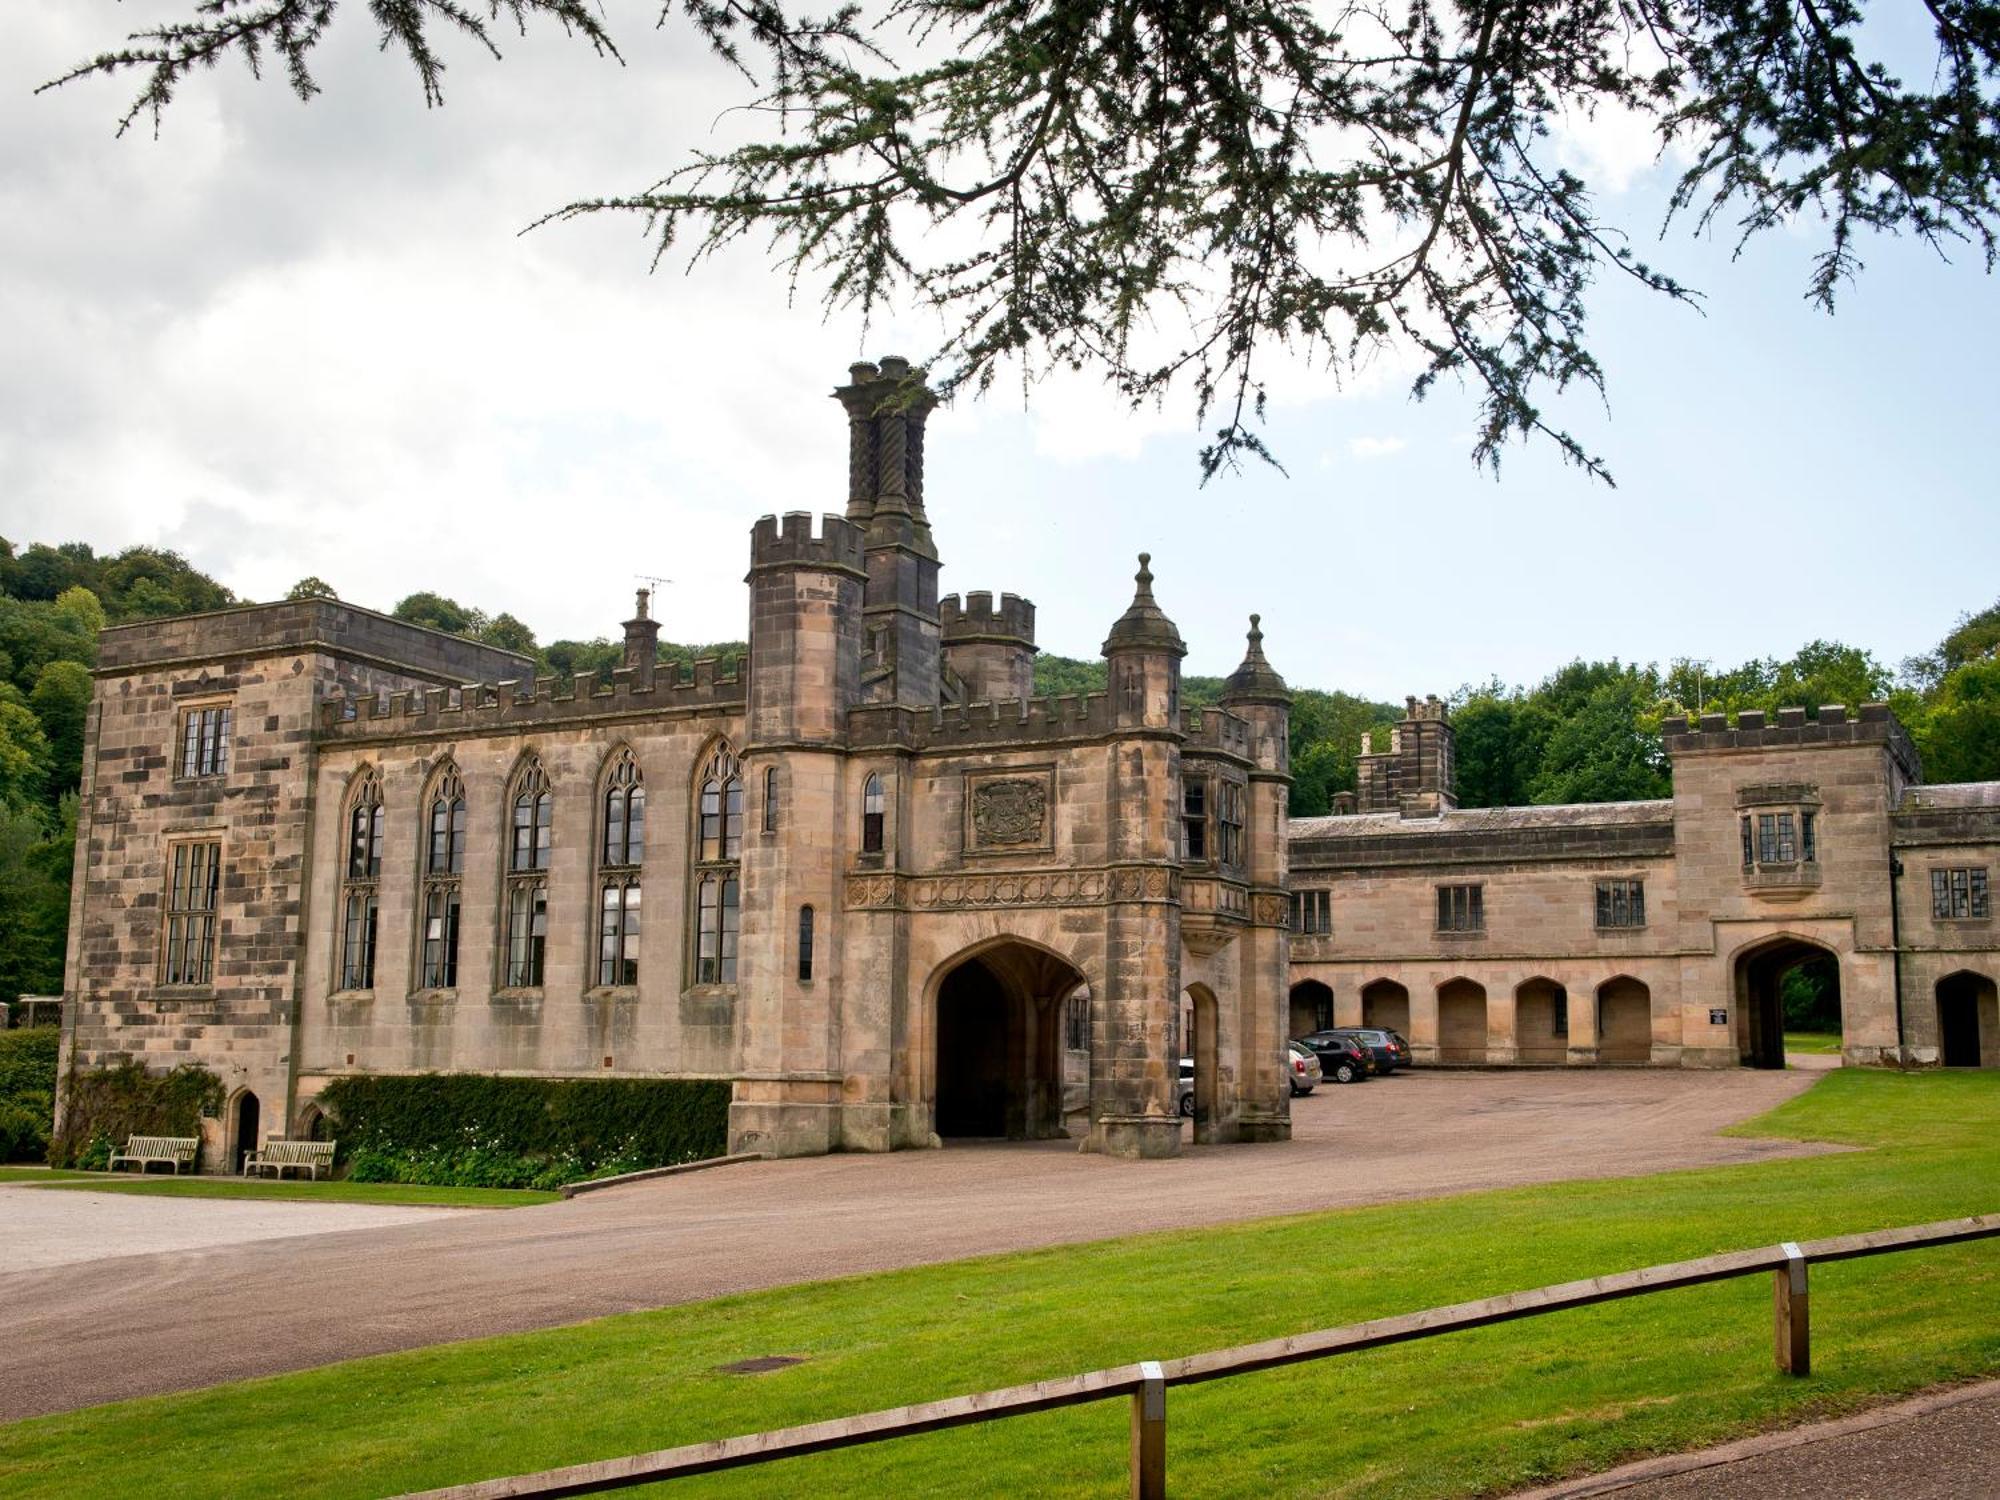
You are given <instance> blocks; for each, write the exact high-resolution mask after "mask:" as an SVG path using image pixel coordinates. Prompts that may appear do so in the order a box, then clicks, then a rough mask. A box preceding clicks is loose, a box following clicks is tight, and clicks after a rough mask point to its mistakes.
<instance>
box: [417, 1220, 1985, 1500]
mask: <svg viewBox="0 0 2000 1500" xmlns="http://www.w3.org/2000/svg"><path fill="white" fill-rule="evenodd" d="M1995 1237H2000V1214H1980V1215H1977V1216H1975V1217H1973V1218H1969V1219H1948V1220H1945V1221H1944V1222H1942V1223H1937V1224H1916V1225H1911V1226H1909V1227H1907V1228H1903V1229H1881V1230H1876V1231H1874V1232H1872V1233H1869V1234H1849V1235H1840V1236H1838V1237H1836V1238H1833V1239H1825V1240H1807V1241H1805V1242H1803V1243H1790V1242H1788V1243H1785V1244H1782V1245H1768V1246H1764V1247H1762V1248H1760V1249H1755V1250H1730V1251H1725V1252H1723V1253H1722V1254H1720V1255H1705V1256H1703V1257H1701V1258H1700V1259H1699V1260H1684V1261H1677V1262H1675V1263H1673V1264H1671V1265H1664V1266H1647V1267H1645V1268H1643V1269H1641V1270H1637V1271H1623V1272H1620V1273H1618V1274H1617V1275H1614V1276H1596V1277H1592V1278H1591V1279H1590V1280H1588V1281H1570V1282H1565V1283H1563V1284H1562V1285H1560V1286H1545V1287H1536V1288H1535V1289H1534V1290H1532V1291H1525V1292H1509V1293H1507V1294H1505V1295H1504V1296H1499V1297H1486V1298H1482V1299H1481V1300H1479V1301H1477V1302H1460V1303H1457V1304H1454V1305H1453V1306H1450V1307H1433V1308H1427V1309H1425V1310H1424V1311H1423V1312H1414V1313H1404V1314H1402V1315H1400V1316H1398V1317H1393V1318H1377V1319H1375V1320H1374V1321H1372V1322H1368V1323H1356V1324H1353V1325H1351V1326H1349V1327H1346V1328H1329V1329H1324V1330H1322V1331H1320V1332H1317V1333H1301V1334H1293V1335H1291V1336H1290V1337H1287V1338H1281V1339H1270V1340H1267V1341H1265V1342H1264V1343H1261V1344H1245V1345H1242V1346H1240V1347H1238V1348H1235V1349H1218V1350H1214V1351H1211V1352H1210V1353H1207V1354H1191V1355H1188V1356H1187V1357H1186V1358H1183V1359H1169V1360H1158V1361H1154V1360H1147V1361H1145V1362H1143V1363H1140V1364H1134V1365H1120V1366H1118V1367H1117V1368H1115V1369H1110V1370H1093V1371H1091V1372H1090V1373H1089V1374H1087V1375H1070V1376H1066V1377H1064V1378H1062V1379H1059V1380H1040V1381H1036V1382H1035V1383H1034V1384H1032V1385H1017V1386H1009V1387H1008V1388H1006V1389H1005V1390H998V1391H983V1392H981V1393H979V1394H978V1395H973V1396H953V1397H951V1398H950V1399H949V1400H945V1401H925V1402H921V1403H919V1404H917V1405H915V1406H900V1407H896V1408H895V1409H893V1410H890V1411H877V1412H868V1413H866V1414H864V1415H861V1416H855V1417H836V1418H833V1419H832V1420H830V1421H826V1422H812V1423H809V1424H807V1425H806V1426H804V1427H786V1428H782V1429H780V1430H778V1431H775V1432H756V1433H751V1434H749V1435H748V1436H746V1437H731V1438H717V1439H715V1440H713V1441H711V1442H706V1443H690V1444H688V1445H687V1446H685V1447H681V1448H664V1449H661V1450H659V1451H658V1452H654V1453H637V1454H633V1455H631V1456H629V1457H626V1458H611V1459H604V1460H601V1461H599V1462H596V1463H587V1464H574V1465H571V1466H570V1467H568V1468H562V1469H547V1470H544V1471H543V1472H541V1473H539V1474H522V1475H517V1476H515V1477H513V1478H508V1479H484V1480H480V1481H478V1482H477V1483H474V1484H461V1485H453V1486H451V1487H450V1488H448V1489H441V1490H428V1491H425V1492H424V1493H423V1495H421V1496H410V1497H405V1500H517V1497H524V1496H537V1497H543V1496H556V1495H594V1494H599V1493H602V1492H604V1491H606V1490H616V1489H625V1488H628V1487H630V1486H632V1485H639V1484H652V1483H655V1482H657V1481H659V1480H662V1479H674V1478H678V1477H680V1476H682V1475H686V1474H706V1473H711V1472H713V1471H715V1470H717V1469H735V1468H741V1467H743V1466H745V1465H748V1464H761V1463H770V1462H771V1461H773V1460H774V1459H780V1458H797V1457H800V1456H802V1455H804V1454H808V1453H822V1452H825V1451H826V1450H828V1449H830V1448H852V1447H857V1446H859V1445H860V1444H863V1443H879V1442H882V1441H884V1440H886V1439H889V1438H899V1437H912V1436H914V1435H916V1434H917V1433H920V1432H936V1431H939V1430H940V1429H942V1428H946V1427H962V1426H965V1425H966V1424H968V1423H972V1422H995V1421H999V1420H1000V1419H1001V1418H1003V1417H1019V1416H1025V1415H1027V1414H1028V1413H1029V1412H1037V1411H1051V1410H1053V1409H1055V1408H1056V1407H1059V1406H1081V1405H1084V1404H1086V1403H1088V1402H1093V1401H1109V1400H1113V1399H1116V1398H1118V1397H1121V1396H1122V1397H1126V1398H1129V1399H1130V1400H1131V1402H1132V1495H1133V1497H1134V1500H1161V1497H1163V1496H1164V1495H1165V1494H1166V1464H1167V1443H1166V1436H1167V1397H1166V1393H1167V1387H1169V1386H1175V1385H1192V1384H1194V1383H1195V1382H1197V1381H1202V1380H1223V1379H1227V1378H1228V1377H1230V1376H1232V1375H1247V1374H1250V1373H1251V1372H1253V1371H1256V1370H1269V1369H1274V1368H1276V1367H1278V1366H1280V1365H1291V1364H1301V1363H1303V1362H1305V1361H1307V1360H1314V1359H1328V1358H1331V1357H1333V1356H1335V1355H1339V1354H1352V1353H1355V1352H1357V1351H1358V1350H1362V1349H1379V1348H1381V1347H1383V1346H1384V1345H1387V1344H1402V1343H1408V1342H1410V1341H1411V1340H1414V1339H1427V1338H1436V1337H1437V1336H1438V1335H1439V1334H1445V1333H1459V1332H1462V1331H1464V1330H1465V1329H1468V1328H1486V1327H1489V1326H1491V1325H1492V1324H1495V1323H1510V1322H1513V1321H1514V1320H1516V1319H1518V1318H1535V1317H1540V1316H1542V1315H1543V1314H1545V1313H1552V1312H1561V1311H1563V1310H1565V1309H1567V1308H1572V1307H1590V1306H1593V1305H1594V1304H1596V1303H1599V1302H1616V1301H1619V1300H1621V1299H1624V1298H1627V1297H1646V1296H1651V1295H1652V1294H1653V1293H1655V1292H1669V1291H1673V1290H1675V1289H1677V1288H1680V1287H1689V1286H1703V1285H1705V1284H1707V1283H1709V1282H1713V1281H1728V1280H1731V1279H1733V1278H1735V1277H1739V1276H1754V1275H1756V1274H1758V1273H1759V1272H1763V1271H1769V1272H1771V1273H1772V1325H1773V1354H1774V1357H1775V1359H1776V1361H1777V1365H1778V1368H1779V1369H1781V1370H1784V1371H1787V1372H1788V1373H1790V1374H1793V1375H1805V1374H1807V1373H1808V1372H1809V1371H1810V1370H1811V1367H1812V1356H1811V1342H1810V1337H1811V1330H1810V1320H1809V1317H1808V1307H1809V1303H1808V1299H1807V1291H1806V1268H1807V1267H1808V1266H1810V1265H1811V1264H1813V1263H1814V1262H1815V1261H1820V1262H1827V1261H1837V1260H1858V1259H1860V1258H1861V1257H1863V1256H1868V1255H1889V1254H1893V1253H1895V1252H1897V1251H1902V1250H1923V1249H1929V1248H1931V1247H1934V1246H1938V1245H1955V1244H1961V1243H1963V1242H1965V1241H1968V1240H1981V1239H1991V1238H1995Z"/></svg>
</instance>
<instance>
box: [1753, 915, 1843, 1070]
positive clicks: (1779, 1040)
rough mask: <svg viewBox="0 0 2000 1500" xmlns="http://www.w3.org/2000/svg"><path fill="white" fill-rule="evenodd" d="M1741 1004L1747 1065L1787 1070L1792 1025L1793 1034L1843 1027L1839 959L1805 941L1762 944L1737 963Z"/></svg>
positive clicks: (1779, 940)
mask: <svg viewBox="0 0 2000 1500" xmlns="http://www.w3.org/2000/svg"><path fill="white" fill-rule="evenodd" d="M1736 1005H1737V1010H1738V1012H1739V1014H1740V1020H1739V1022H1738V1024H1737V1028H1736V1041H1737V1049H1738V1052H1739V1054H1740V1055H1741V1057H1742V1059H1743V1062H1744V1063H1745V1064H1746V1065H1747V1066H1749V1067H1752V1068H1782V1067H1784V1065H1785V1032H1786V1030H1787V1029H1788V1025H1789V1029H1791V1030H1794V1031H1805V1030H1819V1029H1829V1030H1834V1031H1838V1030H1839V1029H1840V1025H1841V1022H1840V960H1839V959H1838V958H1836V957H1835V956H1834V954H1833V951H1832V950H1831V949H1829V948H1824V947H1822V946H1820V945H1819V944H1818V943H1813V942H1808V941H1807V940H1805V939H1804V938H1795V937H1778V938H1773V939H1771V940H1770V941H1769V942H1767V943H1762V944H1759V945H1758V946H1757V947H1755V948H1751V949H1749V950H1748V951H1747V952H1745V953H1743V954H1741V955H1739V956H1738V958H1737V960H1736ZM1788 1016H1789V1018H1790V1019H1789V1022H1788V1019H1787V1018H1788Z"/></svg>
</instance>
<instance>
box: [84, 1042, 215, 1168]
mask: <svg viewBox="0 0 2000 1500" xmlns="http://www.w3.org/2000/svg"><path fill="white" fill-rule="evenodd" d="M221 1113H222V1080H221V1079H219V1078H217V1077H216V1076H215V1075H214V1074H213V1073H211V1072H209V1071H208V1069H206V1068H204V1067H202V1066H201V1065H200V1064H199V1063H182V1064H181V1065H180V1066H179V1067H178V1068H175V1069H174V1070H173V1071H172V1072H169V1073H149V1072H147V1071H146V1069H144V1068H143V1067H141V1066H140V1065H139V1064H138V1063H136V1062H134V1061H132V1059H130V1058H122V1059H120V1060H119V1061H118V1062H116V1063H113V1064H112V1065H111V1066H110V1067H108V1068H101V1069H98V1070H96V1071H95V1072H83V1071H81V1070H79V1071H76V1072H72V1073H71V1074H70V1075H69V1082H68V1084H67V1086H66V1089H65V1092H64V1105H63V1128H62V1131H61V1133H60V1134H59V1135H57V1137H56V1139H55V1144H54V1145H52V1146H51V1147H50V1148H49V1161H50V1162H51V1163H53V1164H54V1165H56V1166H58V1167H93V1168H96V1167H102V1166H104V1164H105V1163H106V1161H108V1160H109V1158H110V1156H111V1153H112V1152H113V1151H115V1150H117V1149H118V1148H119V1147H120V1146H122V1145H124V1144H125V1139H126V1137H127V1136H134V1135H179V1136H188V1135H192V1136H199V1135H200V1134H201V1117H202V1116H203V1115H209V1116H211V1117H214V1116H219V1115H221ZM197 1164H199V1159H197Z"/></svg>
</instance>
